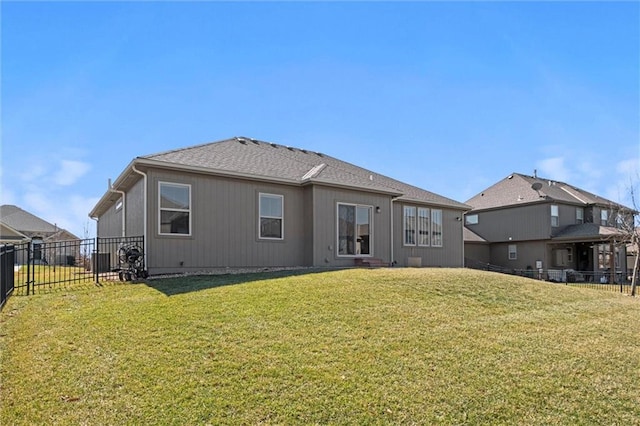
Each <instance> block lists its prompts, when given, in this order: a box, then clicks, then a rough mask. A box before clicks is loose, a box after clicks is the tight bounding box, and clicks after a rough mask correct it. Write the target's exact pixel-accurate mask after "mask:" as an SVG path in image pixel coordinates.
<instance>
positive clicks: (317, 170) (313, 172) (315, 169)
mask: <svg viewBox="0 0 640 426" xmlns="http://www.w3.org/2000/svg"><path fill="white" fill-rule="evenodd" d="M325 167H327V165H326V164H324V163H322V164H318V165H317V166H313V167H312V168H311V170H309V171H308V172H307V173H305V174H304V176H302V180H307V179H311V178H312V177H314V176H317V174H318V173H320V172H321V171H322V169H324V168H325Z"/></svg>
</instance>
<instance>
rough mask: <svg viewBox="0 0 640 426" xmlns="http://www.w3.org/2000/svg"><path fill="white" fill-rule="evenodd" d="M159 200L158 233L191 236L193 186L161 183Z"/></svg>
mask: <svg viewBox="0 0 640 426" xmlns="http://www.w3.org/2000/svg"><path fill="white" fill-rule="evenodd" d="M158 198H159V200H158V206H159V209H158V217H159V221H158V222H159V229H158V232H159V233H160V234H161V235H191V185H184V184H181V183H167V182H160V183H159V190H158Z"/></svg>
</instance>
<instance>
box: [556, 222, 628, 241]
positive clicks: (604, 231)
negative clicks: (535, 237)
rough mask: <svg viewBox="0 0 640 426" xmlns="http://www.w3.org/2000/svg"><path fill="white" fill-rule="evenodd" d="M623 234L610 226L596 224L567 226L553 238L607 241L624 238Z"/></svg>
mask: <svg viewBox="0 0 640 426" xmlns="http://www.w3.org/2000/svg"><path fill="white" fill-rule="evenodd" d="M624 235H625V234H624V233H623V232H621V231H620V230H619V229H616V228H614V227H611V226H602V225H599V224H597V223H581V224H576V225H569V226H567V227H566V228H564V229H562V231H560V232H559V233H558V235H556V236H554V237H553V239H554V240H563V239H567V240H576V239H582V238H583V239H585V240H592V239H608V238H612V237H615V236H622V237H624Z"/></svg>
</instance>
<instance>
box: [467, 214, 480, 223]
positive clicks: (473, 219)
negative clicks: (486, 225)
mask: <svg viewBox="0 0 640 426" xmlns="http://www.w3.org/2000/svg"><path fill="white" fill-rule="evenodd" d="M464 224H465V225H477V224H478V215H477V214H469V215H465V216H464Z"/></svg>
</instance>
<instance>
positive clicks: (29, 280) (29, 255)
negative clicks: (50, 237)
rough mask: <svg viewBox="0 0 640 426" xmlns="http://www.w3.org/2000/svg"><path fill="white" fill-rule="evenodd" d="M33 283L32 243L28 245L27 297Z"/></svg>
mask: <svg viewBox="0 0 640 426" xmlns="http://www.w3.org/2000/svg"><path fill="white" fill-rule="evenodd" d="M30 282H31V241H29V242H28V243H27V296H28V295H29V293H30V291H29V284H30Z"/></svg>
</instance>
